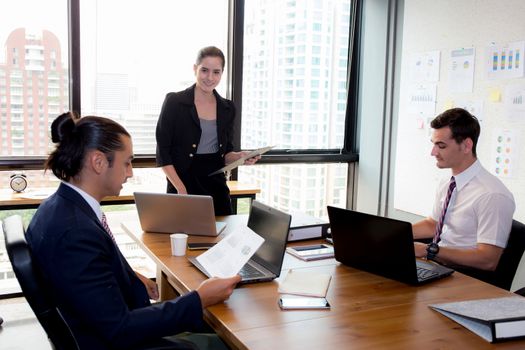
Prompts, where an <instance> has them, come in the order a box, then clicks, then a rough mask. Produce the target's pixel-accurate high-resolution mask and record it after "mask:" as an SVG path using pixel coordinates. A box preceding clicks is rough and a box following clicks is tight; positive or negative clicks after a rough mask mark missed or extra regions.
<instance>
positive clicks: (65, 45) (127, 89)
mask: <svg viewBox="0 0 525 350" xmlns="http://www.w3.org/2000/svg"><path fill="white" fill-rule="evenodd" d="M354 5H356V2H353V1H351V0H194V1H173V0H151V1H125V0H103V1H102V0H46V1H41V0H23V1H10V2H6V3H5V4H4V5H3V7H2V11H0V45H2V47H3V48H4V49H3V50H0V182H1V183H2V184H4V185H3V186H4V187H2V191H7V192H9V193H10V190H9V189H8V188H7V187H8V185H7V184H8V183H9V177H10V175H11V174H12V173H13V172H14V171H13V169H15V171H16V172H24V173H25V175H26V176H27V178H28V179H29V187H28V190H26V193H25V195H39V193H38V192H39V191H40V192H42V191H52V190H53V189H54V188H56V186H57V184H58V181H57V180H56V179H55V178H54V177H53V176H52V174H50V173H49V172H48V174H47V175H46V176H44V175H43V171H42V167H43V161H44V159H45V158H46V156H47V154H48V153H49V151H50V150H51V149H52V147H53V145H52V144H51V142H50V137H49V129H50V124H51V122H52V121H53V120H54V118H55V117H56V116H57V115H59V114H60V113H62V112H64V111H67V110H72V109H74V110H79V111H80V112H81V114H82V115H90V114H94V115H102V116H106V117H110V118H112V119H114V120H116V121H118V122H119V123H121V124H123V125H124V126H125V127H126V128H127V129H128V130H129V131H130V133H131V134H132V137H133V143H134V151H135V154H136V155H138V157H136V160H135V164H139V166H140V167H142V168H143V169H140V171H136V172H135V177H134V178H133V179H132V180H130V181H129V183H130V184H136V185H142V184H144V183H146V182H150V181H155V182H156V183H162V186H164V183H165V179H164V176H163V175H162V173H160V170H159V169H158V168H156V169H152V168H151V167H153V166H154V163H155V159H154V157H155V146H156V142H155V127H156V122H157V119H158V116H159V112H160V109H161V106H162V102H163V100H164V97H165V96H166V94H167V93H168V92H171V91H180V90H182V89H185V88H187V87H189V86H190V85H191V84H193V83H194V81H195V77H194V73H193V64H194V63H195V58H196V55H197V51H198V50H199V49H200V48H202V47H205V46H209V45H214V46H217V47H219V48H221V49H222V50H223V51H224V53H225V54H226V56H227V64H226V71H225V74H224V75H223V80H222V83H221V85H220V86H219V87H218V91H219V93H220V94H221V95H223V96H225V97H227V98H231V99H233V100H234V102H235V103H236V104H237V105H238V106H239V109H238V111H237V112H238V114H237V122H239V125H236V128H235V143H236V144H240V147H241V149H253V148H257V147H261V146H265V145H275V146H276V147H275V150H276V151H275V150H274V154H273V155H270V156H269V157H267V158H266V159H262V160H261V162H260V163H259V164H258V165H256V166H252V167H241V168H240V170H239V172H238V180H240V181H242V182H247V183H252V184H256V185H259V187H260V188H261V193H260V194H259V195H258V197H257V198H258V199H260V200H262V201H265V202H267V203H268V204H270V205H273V206H275V207H277V208H281V209H283V210H285V211H288V212H294V211H302V212H306V213H309V214H311V215H314V216H319V217H324V216H325V215H326V205H338V206H345V204H346V201H347V200H346V198H347V189H346V184H347V177H348V175H347V174H348V163H346V162H348V161H353V160H355V159H356V158H355V155H354V154H349V153H348V151H350V152H351V151H353V150H354V147H349V140H348V139H349V138H350V139H351V138H352V135H353V131H354V130H350V132H349V129H350V128H351V129H353V128H355V125H356V123H355V120H353V118H355V116H354V114H353V112H352V110H351V108H347V107H352V106H353V105H352V104H349V105H348V106H347V101H348V99H349V97H348V96H349V95H350V96H351V95H352V93H353V90H355V89H352V88H351V87H352V86H353V83H352V82H354V80H355V81H357V80H356V79H353V78H352V79H351V80H350V81H348V77H349V76H351V77H354V75H355V73H354V74H353V75H350V74H349V70H348V68H349V67H350V66H351V65H350V64H349V56H351V55H350V54H349V52H350V50H349V44H350V45H351V37H350V36H351V34H352V30H351V28H350V27H351V26H352V19H354V18H353V17H352V11H353V10H355V8H356V6H354ZM240 38H243V39H242V42H241V39H240ZM79 40H80V45H78V44H79ZM70 44H71V47H69V45H70ZM356 51H357V50H356ZM228 67H232V70H231V71H228ZM239 72H242V74H239ZM241 76H242V79H240V77H241ZM69 77H71V79H70V78H69ZM349 87H350V88H349ZM70 101H71V105H70ZM346 119H352V120H351V122H350V123H349V124H348V125H346V124H345V122H346ZM349 125H350V127H349ZM239 127H240V128H239ZM349 135H350V136H349ZM345 137H346V138H347V139H346V140H345ZM275 152H276V153H279V152H280V154H281V155H282V154H284V153H286V157H285V160H284V161H283V160H282V159H283V158H281V159H279V160H278V161H277V163H279V164H278V165H276V164H273V163H275V162H276V161H274V160H273V158H272V157H273V156H275ZM301 152H307V153H309V154H315V155H314V156H312V157H311V158H308V157H309V156H310V155H309V154H308V155H307V156H308V157H306V158H300V157H299V158H300V159H299V158H297V157H296V156H295V154H300V153H301ZM345 152H346V153H345ZM288 155H291V156H290V157H288ZM331 161H333V162H338V163H328V162H331ZM284 162H289V164H285V163H284ZM269 163H271V164H269ZM148 167H149V168H148ZM32 191H34V192H36V193H30V192H32ZM4 209H5V208H4ZM115 209H116V208H115ZM247 210H248V208H247V204H246V203H242V204H241V212H246V211H247ZM32 213H33V212H32V211H26V212H24V213H23V214H24V215H25V219H26V222H28V221H29V219H30V217H31V215H32ZM9 214H12V212H10V211H5V210H3V211H1V212H0V219H1V218H2V217H5V216H6V215H9ZM117 226H118V225H117ZM117 241H118V240H117ZM0 242H3V237H0ZM119 243H122V242H119ZM128 243H129V242H124V241H123V243H122V244H128ZM128 248H129V249H128V251H131V252H132V253H133V250H134V247H133V246H132V245H130V246H129V247H128ZM131 257H132V258H133V259H135V257H134V256H131ZM140 259H142V258H140ZM140 259H135V260H140ZM140 264H142V262H140ZM2 278H3V279H4V282H6V281H7V278H9V279H10V280H11V281H12V280H13V276H12V273H11V272H10V266H9V263H8V261H7V257H6V255H5V252H4V251H3V247H2V245H1V243H0V289H1V288H2ZM5 285H6V286H7V288H6V290H10V289H12V287H13V284H12V283H5ZM0 294H2V292H1V290H0Z"/></svg>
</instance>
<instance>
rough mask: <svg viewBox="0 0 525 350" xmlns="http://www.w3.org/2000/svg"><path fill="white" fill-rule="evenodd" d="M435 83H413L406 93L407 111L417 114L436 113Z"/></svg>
mask: <svg viewBox="0 0 525 350" xmlns="http://www.w3.org/2000/svg"><path fill="white" fill-rule="evenodd" d="M436 90H437V85H436V84H414V85H412V86H410V91H409V93H408V112H409V113H411V114H417V115H419V116H428V115H432V116H433V115H434V114H436Z"/></svg>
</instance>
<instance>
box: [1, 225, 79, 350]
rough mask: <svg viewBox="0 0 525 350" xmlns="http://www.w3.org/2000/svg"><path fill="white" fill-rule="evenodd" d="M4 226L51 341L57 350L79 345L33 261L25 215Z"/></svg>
mask: <svg viewBox="0 0 525 350" xmlns="http://www.w3.org/2000/svg"><path fill="white" fill-rule="evenodd" d="M3 230H4V235H5V246H6V249H7V255H8V256H9V260H11V265H12V266H13V271H14V272H15V275H16V278H17V280H18V282H19V283H20V287H21V288H22V292H23V294H24V296H25V298H26V300H27V302H28V303H29V306H31V309H33V312H34V313H35V315H36V317H37V319H38V321H39V322H40V325H42V328H44V330H45V332H46V333H47V336H48V338H49V341H50V343H51V344H52V346H53V347H54V349H56V350H62V349H68V350H69V349H71V350H76V349H78V348H79V347H78V344H77V342H76V340H75V337H74V335H73V333H72V332H71V330H70V329H69V326H68V325H67V323H66V321H65V320H64V319H63V318H62V315H61V314H60V311H58V309H57V308H56V305H55V303H54V302H53V299H52V298H51V297H50V295H49V294H48V288H46V286H45V284H44V283H43V279H42V277H41V275H40V272H39V271H38V269H37V267H36V266H35V265H34V264H33V260H32V256H31V250H30V248H29V245H28V244H27V241H26V238H25V235H24V225H23V223H22V218H21V217H20V216H19V215H13V216H10V217H8V218H6V219H5V220H4V222H3Z"/></svg>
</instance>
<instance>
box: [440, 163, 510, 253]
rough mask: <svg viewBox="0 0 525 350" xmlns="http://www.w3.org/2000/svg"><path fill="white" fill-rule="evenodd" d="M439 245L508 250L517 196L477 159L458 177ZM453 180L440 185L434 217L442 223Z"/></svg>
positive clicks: (456, 177)
mask: <svg viewBox="0 0 525 350" xmlns="http://www.w3.org/2000/svg"><path fill="white" fill-rule="evenodd" d="M455 179H456V189H455V190H454V192H453V193H452V197H451V199H450V203H449V206H448V209H447V214H446V216H445V221H444V225H443V232H442V234H441V241H440V242H439V245H440V246H444V247H446V246H449V247H458V248H475V247H476V245H477V244H478V243H486V244H491V245H495V246H498V247H501V248H505V247H506V245H507V240H508V238H509V233H510V228H511V226H512V216H513V215H514V210H515V209H516V205H515V203H514V196H513V195H512V193H511V192H510V191H509V190H508V189H507V188H506V187H505V185H504V184H503V183H502V182H501V180H500V179H498V178H497V177H496V176H494V175H492V174H490V173H489V172H488V171H487V170H486V169H485V168H483V166H482V165H481V163H480V162H479V160H476V162H475V163H474V164H472V165H471V166H470V167H469V168H467V169H466V170H465V171H463V172H462V173H460V174H458V175H456V176H455ZM449 181H450V178H447V179H444V180H443V182H442V183H441V184H440V185H439V186H438V190H437V193H436V200H435V202H434V209H433V211H432V218H433V219H434V220H436V221H438V220H439V216H440V215H441V210H442V207H443V202H444V200H445V196H446V194H447V190H448V186H449Z"/></svg>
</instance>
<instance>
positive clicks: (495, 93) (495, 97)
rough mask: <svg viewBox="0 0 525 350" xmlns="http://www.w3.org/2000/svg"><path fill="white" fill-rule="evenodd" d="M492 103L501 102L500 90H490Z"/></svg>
mask: <svg viewBox="0 0 525 350" xmlns="http://www.w3.org/2000/svg"><path fill="white" fill-rule="evenodd" d="M489 99H490V102H501V91H500V90H499V89H493V90H490V97H489Z"/></svg>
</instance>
